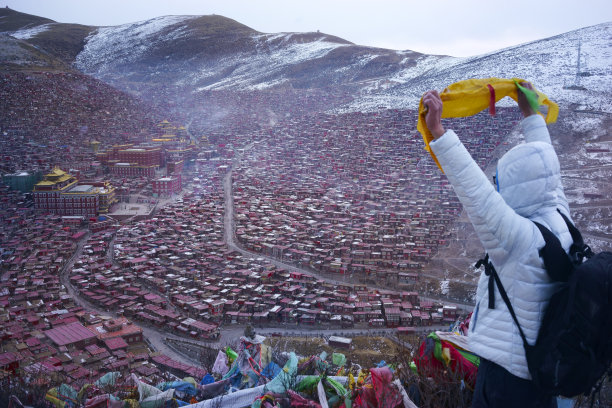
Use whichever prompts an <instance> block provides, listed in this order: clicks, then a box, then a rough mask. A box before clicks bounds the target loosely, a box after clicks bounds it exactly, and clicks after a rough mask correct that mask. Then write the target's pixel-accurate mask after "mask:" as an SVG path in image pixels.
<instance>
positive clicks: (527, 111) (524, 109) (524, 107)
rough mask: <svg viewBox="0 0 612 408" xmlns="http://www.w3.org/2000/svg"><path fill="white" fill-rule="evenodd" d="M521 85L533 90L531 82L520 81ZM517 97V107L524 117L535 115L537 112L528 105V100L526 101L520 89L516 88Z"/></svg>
mask: <svg viewBox="0 0 612 408" xmlns="http://www.w3.org/2000/svg"><path fill="white" fill-rule="evenodd" d="M521 86H522V87H525V88H527V89H530V90H532V91H533V85H531V83H529V82H521ZM517 99H518V106H519V109H520V110H521V113H522V114H523V117H524V118H526V117H527V116H531V115H535V114H536V113H537V112H536V111H535V110H534V109H533V108H532V107H531V105H529V102H528V101H527V97H526V96H525V94H524V93H523V92H522V91H521V90H520V89H519V90H518V98H517Z"/></svg>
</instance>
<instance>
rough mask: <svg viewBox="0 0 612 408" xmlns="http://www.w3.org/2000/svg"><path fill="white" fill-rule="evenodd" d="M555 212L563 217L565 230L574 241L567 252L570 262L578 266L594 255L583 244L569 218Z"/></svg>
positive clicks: (579, 234) (580, 236)
mask: <svg viewBox="0 0 612 408" xmlns="http://www.w3.org/2000/svg"><path fill="white" fill-rule="evenodd" d="M557 212H558V213H559V214H561V217H563V221H565V224H566V225H567V229H568V230H569V232H570V234H571V235H572V240H573V241H574V243H573V244H572V246H571V247H570V251H569V256H570V258H571V261H572V263H573V264H574V265H580V264H581V263H582V260H583V259H584V258H591V257H592V256H593V255H594V253H593V251H592V250H591V247H589V246H588V245H587V244H585V243H584V240H583V239H582V234H581V233H580V231H578V228H576V226H575V225H574V224H572V222H571V221H570V220H569V218H567V216H566V215H565V214H563V213H562V212H561V210H559V209H558V208H557Z"/></svg>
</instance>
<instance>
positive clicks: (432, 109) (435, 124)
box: [423, 91, 446, 139]
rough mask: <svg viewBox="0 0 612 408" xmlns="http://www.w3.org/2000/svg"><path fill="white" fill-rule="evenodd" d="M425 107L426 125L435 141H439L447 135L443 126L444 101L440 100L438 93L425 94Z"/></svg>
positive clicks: (429, 92) (428, 92)
mask: <svg viewBox="0 0 612 408" xmlns="http://www.w3.org/2000/svg"><path fill="white" fill-rule="evenodd" d="M423 105H424V106H425V108H426V109H427V113H426V114H425V124H426V125H427V128H428V129H429V131H430V132H431V134H432V135H433V137H434V139H437V138H439V137H440V136H442V135H443V134H444V133H446V130H444V126H442V99H440V95H438V91H427V92H425V94H424V95H423Z"/></svg>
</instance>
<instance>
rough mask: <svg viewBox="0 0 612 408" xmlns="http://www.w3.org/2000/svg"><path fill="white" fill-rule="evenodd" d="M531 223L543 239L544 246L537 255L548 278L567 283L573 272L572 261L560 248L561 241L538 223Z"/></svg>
mask: <svg viewBox="0 0 612 408" xmlns="http://www.w3.org/2000/svg"><path fill="white" fill-rule="evenodd" d="M533 223H534V224H535V225H536V227H538V229H539V230H540V233H542V237H543V238H544V242H545V244H544V246H543V247H542V249H540V251H539V254H540V257H541V258H542V259H543V260H544V268H545V269H546V272H547V273H548V276H550V278H551V279H552V280H554V281H558V282H567V280H568V279H569V276H570V274H571V273H572V271H573V270H574V264H573V263H572V260H571V259H570V257H569V256H568V255H567V253H566V252H565V250H564V249H563V247H562V246H561V241H559V238H557V237H556V235H555V234H553V233H552V232H550V230H549V229H548V228H546V227H545V226H543V225H542V224H540V223H539V222H535V221H533ZM574 228H575V227H574ZM576 231H577V230H576ZM579 234H580V233H579Z"/></svg>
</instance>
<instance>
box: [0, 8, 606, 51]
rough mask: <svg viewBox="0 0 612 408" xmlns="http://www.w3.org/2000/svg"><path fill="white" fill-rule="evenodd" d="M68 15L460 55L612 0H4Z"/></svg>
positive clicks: (533, 34)
mask: <svg viewBox="0 0 612 408" xmlns="http://www.w3.org/2000/svg"><path fill="white" fill-rule="evenodd" d="M0 5H2V6H4V5H8V6H9V7H10V8H12V9H15V10H18V11H21V12H25V13H29V14H35V15H38V16H42V17H47V18H50V19H52V20H55V21H57V22H61V23H80V24H86V25H96V26H102V25H119V24H125V23H132V22H135V21H140V20H147V19H150V18H153V17H158V16H163V15H183V14H185V15H206V14H219V15H222V16H225V17H229V18H232V19H234V20H236V21H238V22H240V23H242V24H245V25H247V26H249V27H251V28H253V29H255V30H257V31H261V32H265V33H276V32H289V31H293V32H307V31H317V30H320V31H321V32H324V33H327V34H333V35H336V36H338V37H342V38H344V39H346V40H348V41H351V42H353V43H355V44H359V45H368V46H374V47H382V48H390V49H395V50H407V49H410V50H414V51H419V52H423V53H427V54H446V55H453V56H457V57H464V56H472V55H478V54H482V53H485V52H489V51H495V50H498V49H500V48H504V47H508V46H511V45H517V44H522V43H525V42H529V41H533V40H537V39H541V38H546V37H550V36H553V35H557V34H561V33H564V32H567V31H571V30H574V29H577V28H581V27H587V26H591V25H595V24H599V23H604V22H607V21H612V1H611V0H582V1H580V0H556V1H552V0H515V1H511V0H488V1H485V0H416V1H415V0H369V1H368V0H307V1H302V0H215V1H213V0H169V1H162V0H4V1H3V0H0Z"/></svg>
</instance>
